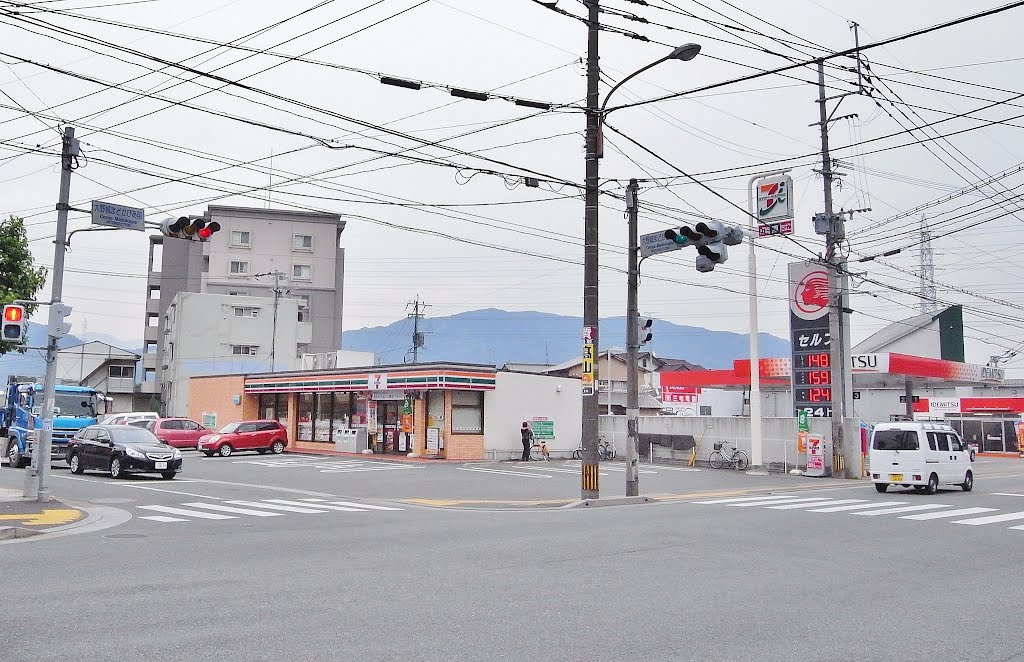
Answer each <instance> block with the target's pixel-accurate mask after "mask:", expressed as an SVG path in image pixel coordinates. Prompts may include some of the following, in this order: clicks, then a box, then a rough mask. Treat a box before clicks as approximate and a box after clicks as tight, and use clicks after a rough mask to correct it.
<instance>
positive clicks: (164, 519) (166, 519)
mask: <svg viewBox="0 0 1024 662" xmlns="http://www.w3.org/2000/svg"><path fill="white" fill-rule="evenodd" d="M139 519H148V520H152V521H154V522H187V521H188V520H187V519H185V518H183V517H166V516H164V515H140V516H139Z"/></svg>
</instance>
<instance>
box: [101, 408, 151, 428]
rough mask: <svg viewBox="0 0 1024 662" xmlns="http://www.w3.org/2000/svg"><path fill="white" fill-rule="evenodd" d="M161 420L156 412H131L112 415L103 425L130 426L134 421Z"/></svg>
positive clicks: (104, 420)
mask: <svg viewBox="0 0 1024 662" xmlns="http://www.w3.org/2000/svg"><path fill="white" fill-rule="evenodd" d="M158 418H160V414H158V413H156V412H155V411H130V412H127V413H124V414H111V415H110V416H107V417H106V418H105V419H103V422H102V423H101V425H128V424H129V423H131V422H132V421H142V420H151V421H155V420H156V419H158Z"/></svg>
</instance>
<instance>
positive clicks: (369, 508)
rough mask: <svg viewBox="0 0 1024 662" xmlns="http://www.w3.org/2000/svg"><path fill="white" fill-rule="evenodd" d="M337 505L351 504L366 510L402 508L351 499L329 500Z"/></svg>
mask: <svg viewBox="0 0 1024 662" xmlns="http://www.w3.org/2000/svg"><path fill="white" fill-rule="evenodd" d="M330 503H333V504H335V505H337V506H351V507H352V508H366V509H368V510H404V509H403V508H393V507H391V506H373V505H370V504H368V503H353V502H351V501H331V502H330Z"/></svg>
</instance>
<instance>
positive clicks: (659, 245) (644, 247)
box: [640, 232, 682, 257]
mask: <svg viewBox="0 0 1024 662" xmlns="http://www.w3.org/2000/svg"><path fill="white" fill-rule="evenodd" d="M680 248H682V246H680V245H679V244H677V243H676V242H674V241H672V240H671V239H666V238H665V233H664V232H652V233H650V234H642V235H640V256H641V257H650V256H651V255H657V254H658V253H667V252H669V251H676V250H679V249H680Z"/></svg>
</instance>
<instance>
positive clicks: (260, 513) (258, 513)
mask: <svg viewBox="0 0 1024 662" xmlns="http://www.w3.org/2000/svg"><path fill="white" fill-rule="evenodd" d="M181 505H183V506H188V507H189V508H206V509H207V510H217V511H220V512H224V513H234V514H235V515H255V516H256V517H280V516H281V513H268V512H267V511H265V510H249V509H248V508H232V507H231V506H222V505H220V504H217V503H201V502H199V501H193V502H192V503H183V504H181Z"/></svg>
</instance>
